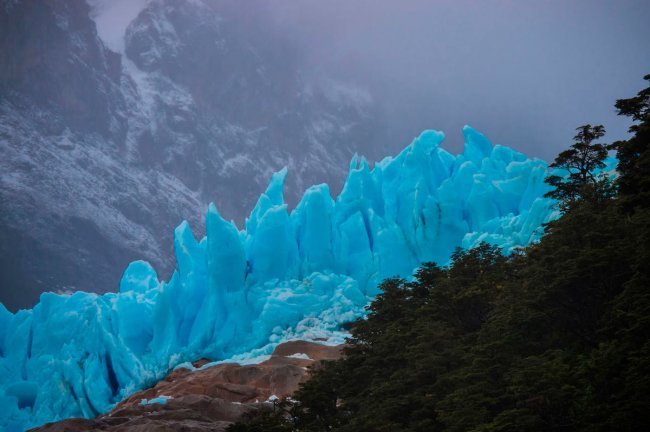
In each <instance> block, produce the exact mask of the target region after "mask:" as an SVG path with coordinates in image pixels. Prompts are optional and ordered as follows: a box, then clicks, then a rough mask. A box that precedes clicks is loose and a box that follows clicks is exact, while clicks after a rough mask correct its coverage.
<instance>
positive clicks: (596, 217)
mask: <svg viewBox="0 0 650 432" xmlns="http://www.w3.org/2000/svg"><path fill="white" fill-rule="evenodd" d="M645 79H646V80H648V81H650V75H647V76H646V77H645ZM616 108H617V109H618V112H619V114H621V115H624V116H629V117H631V118H632V119H633V120H634V122H635V123H634V125H633V126H632V127H631V129H630V132H631V133H632V137H631V138H630V139H629V140H627V141H622V142H616V143H613V144H610V145H605V144H600V143H598V141H599V139H601V138H602V137H603V135H604V132H605V131H604V128H603V127H602V126H591V125H585V126H581V127H579V128H578V134H577V135H576V137H575V143H574V144H573V145H572V146H571V147H570V148H569V149H568V150H566V151H564V152H562V153H560V155H558V157H557V158H556V160H555V162H554V165H555V166H556V167H559V168H564V169H566V170H567V172H568V174H569V175H568V176H566V177H550V178H548V179H547V182H548V183H549V184H550V185H551V186H553V187H554V190H553V191H552V192H550V193H549V194H550V196H552V197H554V198H556V199H557V200H558V206H559V209H560V211H561V212H562V216H561V217H560V218H559V219H558V220H556V221H554V222H551V223H549V224H548V225H547V226H546V227H545V235H544V237H543V238H542V240H541V241H540V242H539V243H537V244H535V245H532V246H530V247H528V248H526V249H525V250H522V251H521V253H518V254H513V255H510V256H504V255H503V254H502V253H501V252H500V251H499V250H498V249H497V248H495V247H492V246H490V245H487V244H482V245H481V246H479V247H477V248H475V249H472V250H468V251H463V250H458V251H456V252H455V254H454V255H453V259H452V262H451V264H450V265H448V266H445V267H442V266H439V265H436V264H434V263H427V264H424V265H423V266H422V267H421V268H420V269H419V270H418V272H417V275H416V277H415V279H414V280H413V281H405V280H402V279H388V280H386V281H384V282H383V284H382V286H381V288H382V290H383V293H382V294H380V295H379V296H377V298H376V300H375V301H374V302H373V303H372V304H371V305H369V306H368V309H369V315H368V316H367V318H366V319H362V320H359V321H357V322H356V323H355V324H354V325H353V327H352V329H351V333H352V337H351V339H350V341H349V343H350V346H349V348H347V349H346V350H345V357H344V358H343V359H341V360H339V361H335V362H330V363H327V364H326V365H325V366H324V367H322V368H320V369H319V370H316V371H314V375H313V377H312V378H311V379H310V380H309V381H307V382H306V383H305V384H304V385H303V386H302V387H301V389H300V390H299V391H298V392H297V394H296V395H295V396H294V398H293V399H286V400H282V401H279V402H277V403H275V404H274V405H273V407H270V408H269V409H266V410H265V409H261V410H258V411H256V412H254V413H251V414H249V415H248V416H247V417H246V418H244V419H243V420H242V421H241V422H240V423H238V424H235V425H233V426H231V427H230V429H229V430H230V431H231V432H245V431H248V432H250V431H298V430H299V431H331V430H337V431H356V432H359V431H391V432H393V431H395V432H396V431H459V432H460V431H483V432H487V431H490V432H491V431H573V430H580V431H611V430H617V431H640V430H645V427H647V425H648V424H650V394H649V393H648V389H650V343H649V341H648V335H650V149H649V143H650V88H646V89H645V90H642V91H641V92H639V94H638V95H637V96H635V97H632V98H629V99H622V100H619V101H617V102H616ZM608 150H615V151H616V155H617V158H618V160H619V164H618V170H617V171H618V172H617V173H616V175H615V176H614V175H612V174H611V173H599V170H600V169H601V168H602V167H603V166H604V165H603V164H602V161H603V159H604V158H605V157H606V156H607V152H608Z"/></svg>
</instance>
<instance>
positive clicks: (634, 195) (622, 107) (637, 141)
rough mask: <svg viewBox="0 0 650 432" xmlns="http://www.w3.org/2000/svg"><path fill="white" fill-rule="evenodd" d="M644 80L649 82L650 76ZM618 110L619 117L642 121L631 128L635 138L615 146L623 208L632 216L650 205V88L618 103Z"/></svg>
mask: <svg viewBox="0 0 650 432" xmlns="http://www.w3.org/2000/svg"><path fill="white" fill-rule="evenodd" d="M643 79H645V80H646V81H650V74H648V75H646V76H645V77H643ZM616 109H618V114H619V115H624V116H627V117H631V118H632V120H634V121H635V122H639V123H635V124H633V125H632V126H631V127H630V132H631V133H633V134H634V136H633V137H632V138H630V139H629V140H626V141H618V142H616V143H614V146H615V148H616V150H617V152H616V157H617V159H618V168H617V169H618V172H619V174H620V176H619V178H618V180H617V183H618V187H619V192H620V201H621V207H622V208H623V210H624V211H625V212H626V213H631V212H633V211H634V209H635V208H637V207H646V208H647V207H648V206H649V205H650V87H647V88H645V89H643V90H641V91H640V92H639V93H638V94H637V95H636V96H635V97H632V98H629V99H619V100H617V101H616Z"/></svg>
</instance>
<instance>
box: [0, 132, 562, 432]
mask: <svg viewBox="0 0 650 432" xmlns="http://www.w3.org/2000/svg"><path fill="white" fill-rule="evenodd" d="M463 133H464V138H465V147H464V151H463V153H462V154H460V155H457V156H454V155H452V154H450V153H449V152H447V151H445V150H443V149H442V148H440V147H439V145H440V144H441V142H442V141H443V139H444V134H443V133H441V132H436V131H425V132H424V133H422V134H421V135H420V136H419V137H418V138H417V139H415V140H414V141H413V143H412V144H411V145H409V146H408V147H406V148H405V149H404V150H403V151H402V152H401V153H400V154H399V155H397V156H396V157H388V158H386V159H384V160H382V161H381V162H378V163H376V164H375V166H374V168H372V169H371V167H370V166H369V164H368V162H367V161H366V160H365V159H364V158H359V157H356V156H355V157H354V158H353V159H352V162H351V164H350V170H349V174H348V177H347V180H346V182H345V185H344V187H343V190H342V191H341V193H340V194H339V196H338V197H336V198H335V199H333V198H332V196H331V194H330V190H329V188H328V186H327V185H325V184H322V185H318V186H313V187H311V188H309V189H307V191H306V192H305V194H304V196H303V198H302V200H301V201H300V203H299V204H298V205H297V206H296V207H295V209H293V211H289V209H288V208H287V205H286V204H285V203H284V200H283V184H284V181H285V178H286V175H287V171H286V170H282V171H280V172H278V173H276V174H274V175H273V177H272V179H271V181H270V183H269V186H268V188H267V190H266V192H264V193H263V194H262V195H261V196H260V198H259V200H258V202H257V204H256V206H255V208H254V209H253V210H252V212H251V215H250V217H249V218H248V219H247V220H246V222H245V227H244V228H243V229H239V228H238V227H237V226H236V225H235V224H234V223H233V222H230V221H227V220H225V219H224V218H223V217H222V216H221V215H220V214H219V212H218V210H217V208H216V207H215V206H214V205H212V204H211V205H210V206H209V208H208V210H207V214H206V236H205V237H204V238H202V239H200V240H198V239H196V238H195V237H194V235H193V234H192V231H191V230H190V227H189V225H188V224H187V223H186V222H183V223H181V224H180V225H179V226H178V227H177V228H176V230H175V231H174V247H175V255H176V261H177V269H176V271H175V272H174V273H173V275H172V276H171V278H170V280H169V281H161V280H159V278H158V276H157V274H156V271H155V270H154V269H153V268H152V267H151V266H150V265H149V264H148V263H146V262H143V261H136V262H133V263H131V264H130V265H129V266H128V268H127V269H126V270H125V272H124V275H123V277H122V281H121V283H120V286H119V291H118V292H116V293H109V294H105V295H101V296H100V295H96V294H92V293H85V292H76V293H74V294H71V295H59V294H53V293H44V294H43V295H42V296H41V298H40V302H39V303H38V304H37V305H36V306H35V307H34V308H33V309H32V310H21V311H18V312H17V313H15V314H12V313H10V312H8V311H7V310H6V309H5V308H4V307H3V306H2V305H1V304H0V408H1V409H0V427H3V428H5V429H6V430H23V429H24V428H26V427H32V426H37V425H40V424H43V423H44V422H48V421H55V420H58V419H63V418H68V417H79V416H83V417H93V416H96V415H97V414H100V413H104V412H106V411H108V410H110V409H111V407H113V406H114V404H115V403H117V402H119V401H120V400H121V399H123V398H124V397H125V396H127V395H129V394H131V393H132V392H134V391H136V390H138V389H141V388H143V387H146V386H148V385H151V384H153V383H154V382H156V381H157V380H159V379H161V378H163V377H164V376H165V375H166V374H167V373H168V372H169V371H170V370H171V369H173V368H174V367H175V366H177V365H180V364H182V363H184V362H188V361H192V360H195V359H197V358H200V357H207V358H211V359H214V360H223V359H234V360H246V359H250V358H251V357H255V356H262V355H265V354H269V353H270V352H271V350H272V349H273V347H274V346H275V345H276V344H277V343H279V342H281V341H284V340H288V339H293V338H304V339H316V338H321V337H327V338H329V340H330V342H332V343H336V342H338V341H341V340H342V339H343V338H344V337H345V332H344V331H342V330H341V324H343V323H345V322H349V321H351V320H353V319H355V318H357V317H359V316H362V315H363V313H364V306H365V305H366V304H367V303H368V302H369V301H370V300H371V299H372V297H373V296H375V295H376V294H377V293H378V288H377V286H378V284H379V283H380V281H381V280H383V279H384V278H386V277H391V276H396V275H398V276H402V277H408V276H409V275H411V274H412V272H413V270H414V269H415V268H416V267H417V266H418V265H419V264H420V263H422V262H425V261H434V262H437V263H440V264H445V263H447V262H448V260H449V256H450V254H451V252H452V251H453V250H454V249H455V248H456V247H458V246H462V247H465V248H469V247H472V246H475V245H477V244H478V243H480V242H483V241H486V242H489V243H492V244H496V245H499V246H500V247H502V248H503V250H505V251H506V252H509V251H512V250H513V249H514V248H517V247H521V246H526V245H528V244H530V243H531V242H533V241H535V240H536V239H538V238H539V237H540V236H541V234H542V228H541V226H542V224H543V223H545V222H548V221H549V220H551V219H553V218H555V217H556V216H557V212H556V211H555V210H554V208H553V202H552V201H551V200H549V199H546V198H544V197H543V195H544V193H545V192H546V191H547V190H548V189H547V186H546V185H545V184H544V182H543V179H544V177H545V176H546V175H547V173H548V169H549V168H548V166H547V164H546V163H545V162H544V161H541V160H538V159H528V158H527V157H526V156H524V155H523V154H521V153H518V152H516V151H514V150H511V149H509V148H507V147H503V146H499V145H497V146H493V145H492V144H491V143H490V142H489V141H488V140H487V138H486V137H484V136H483V135H482V134H480V133H479V132H477V131H475V130H474V129H472V128H470V127H467V126H466V127H465V128H464V129H463Z"/></svg>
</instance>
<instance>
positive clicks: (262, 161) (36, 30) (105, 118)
mask: <svg viewBox="0 0 650 432" xmlns="http://www.w3.org/2000/svg"><path fill="white" fill-rule="evenodd" d="M89 3H90V4H88V3H86V2H83V1H74V2H70V1H64V0H53V1H48V2H32V1H23V0H11V1H5V2H3V5H2V6H0V152H1V153H2V155H3V156H2V158H0V210H1V212H0V265H1V268H0V275H1V276H0V288H1V290H0V295H1V297H0V301H1V302H2V303H3V304H4V305H5V306H7V307H8V308H9V309H11V310H16V309H17V308H25V307H31V306H32V305H33V304H35V303H36V301H37V299H38V296H39V295H40V293H41V292H44V291H58V292H68V291H75V290H78V289H82V290H85V291H93V292H107V291H114V290H115V289H116V287H117V286H118V283H119V279H120V276H121V272H122V270H123V269H124V267H125V266H126V264H128V262H130V261H132V260H134V259H139V258H144V259H146V260H148V261H150V262H152V263H153V264H154V265H155V267H156V268H158V269H159V271H160V272H161V273H162V274H165V275H169V274H171V271H172V269H173V252H172V242H173V238H172V236H171V235H169V231H168V228H169V227H170V226H174V225H176V224H178V222H179V221H181V220H184V219H185V220H188V221H190V222H191V223H192V225H193V226H195V227H196V228H197V229H198V231H199V232H201V231H203V230H204V225H203V220H202V218H200V217H199V216H200V215H201V214H203V213H204V211H205V203H207V202H210V201H214V202H217V203H218V204H219V207H220V209H221V211H222V212H223V214H224V215H225V216H226V217H228V218H233V219H235V220H237V221H238V222H239V223H241V222H243V219H244V216H245V215H246V211H247V210H248V209H250V208H251V207H252V205H253V204H254V202H255V198H256V197H257V195H258V194H259V193H260V191H262V190H263V189H264V185H265V184H266V182H267V181H268V179H269V177H270V176H271V174H272V173H273V172H275V171H277V170H279V169H281V168H282V167H285V166H286V167H288V168H289V169H290V172H291V176H290V177H289V178H288V179H287V198H288V201H289V202H290V203H292V204H295V203H296V202H297V199H298V198H299V197H300V196H301V194H302V192H303V191H304V189H305V188H306V186H308V185H311V184H316V183H320V182H324V181H326V182H328V183H329V184H331V185H332V187H333V189H334V190H337V189H338V188H340V185H341V184H342V181H343V179H344V175H345V170H344V169H342V167H345V166H346V164H347V161H349V160H350V158H351V157H352V155H353V154H354V152H355V151H359V152H363V153H365V154H367V155H369V156H370V157H377V156H379V155H381V154H385V153H386V152H385V150H384V149H385V148H386V146H387V144H386V142H385V140H384V141H382V138H381V137H382V136H384V134H382V133H381V131H382V126H381V124H382V122H381V116H382V114H381V109H380V108H378V106H377V104H376V103H375V102H374V101H373V98H372V96H371V95H370V94H369V92H368V91H367V90H365V89H363V88H359V87H358V86H354V85H351V84H348V83H343V82H338V81H333V80H331V79H328V78H327V77H325V76H322V75H319V74H318V73H315V72H313V71H308V70H302V69H301V66H300V65H301V62H300V61H299V60H300V58H301V56H302V55H303V54H304V53H302V52H301V51H300V49H299V48H297V45H296V44H294V42H293V41H291V40H290V39H288V38H287V37H286V36H285V35H284V33H283V32H282V29H281V27H280V25H279V24H278V23H277V22H275V21H274V20H269V19H267V15H268V9H266V8H268V7H270V6H269V5H265V4H264V3H263V2H259V3H258V2H256V3H255V5H254V7H251V8H249V9H247V10H242V8H238V7H236V2H232V1H225V0H224V1H220V0H213V1H208V0H206V1H201V0H181V1H175V0H174V1H172V0H152V1H134V2H130V3H129V2H124V1H122V2H119V1H118V2H106V1H102V0H91V1H90V0H89ZM119 4H122V5H127V6H128V7H130V8H131V10H130V12H131V14H132V17H131V16H130V15H129V19H130V21H128V22H125V23H122V24H123V27H124V29H123V34H118V35H117V36H115V35H112V38H108V37H107V36H106V35H105V34H104V33H103V29H104V27H102V25H103V23H104V20H105V19H107V18H106V17H107V16H108V14H110V13H111V10H110V8H111V7H113V6H115V5H119ZM98 30H102V31H100V32H98ZM232 197H237V199H232ZM80 263H88V264H89V263H92V265H80Z"/></svg>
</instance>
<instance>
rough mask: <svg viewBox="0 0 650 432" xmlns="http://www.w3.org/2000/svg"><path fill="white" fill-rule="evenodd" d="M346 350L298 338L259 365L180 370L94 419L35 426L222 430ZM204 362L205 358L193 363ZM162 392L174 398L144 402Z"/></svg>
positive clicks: (52, 431) (46, 430)
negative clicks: (311, 370) (317, 366)
mask: <svg viewBox="0 0 650 432" xmlns="http://www.w3.org/2000/svg"><path fill="white" fill-rule="evenodd" d="M341 348H342V347H341V346H325V345H319V344H315V343H311V342H305V341H293V342H287V343H283V344H281V345H279V346H278V347H277V348H276V349H275V351H274V352H273V355H272V356H271V358H270V359H268V360H266V361H264V362H262V363H260V364H255V365H247V366H240V365H238V364H234V363H231V364H221V365H217V366H213V367H208V368H206V369H202V370H197V371H194V372H192V371H189V370H187V369H177V370H176V371H174V372H172V373H171V374H169V376H167V378H165V379H164V380H162V381H160V382H159V383H157V384H156V385H155V386H154V387H152V388H150V389H148V390H143V391H140V392H137V393H135V394H133V395H131V396H130V397H129V398H127V399H125V400H124V401H122V402H121V403H120V404H119V405H118V406H117V407H115V409H114V410H113V411H111V412H110V413H108V414H106V415H103V416H100V417H98V418H96V419H93V420H86V419H68V420H63V421H60V422H56V423H50V424H47V425H45V426H42V427H40V428H36V429H33V430H34V431H41V432H63V431H66V432H76V431H125V432H126V431H129V432H136V431H223V430H225V428H226V427H227V426H228V425H229V424H230V423H233V422H235V421H236V420H237V419H238V418H239V417H240V416H241V415H242V414H243V413H244V412H246V411H247V410H250V409H256V406H258V404H260V403H264V402H265V401H267V400H268V399H269V398H270V397H271V396H277V397H279V398H282V397H284V396H290V395H291V394H293V392H294V391H296V390H297V389H298V385H299V384H300V383H301V382H302V381H304V380H305V379H306V378H307V376H308V373H309V371H308V368H309V367H313V366H315V365H318V363H319V362H321V361H323V360H335V359H338V358H340V356H341ZM205 361H206V360H205V359H201V360H199V361H198V362H195V363H194V365H195V366H198V365H201V364H205ZM161 396H166V397H169V398H170V399H168V400H167V402H166V403H165V404H158V403H150V404H145V405H142V404H141V401H142V400H143V399H147V400H151V399H154V398H157V397H161Z"/></svg>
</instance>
